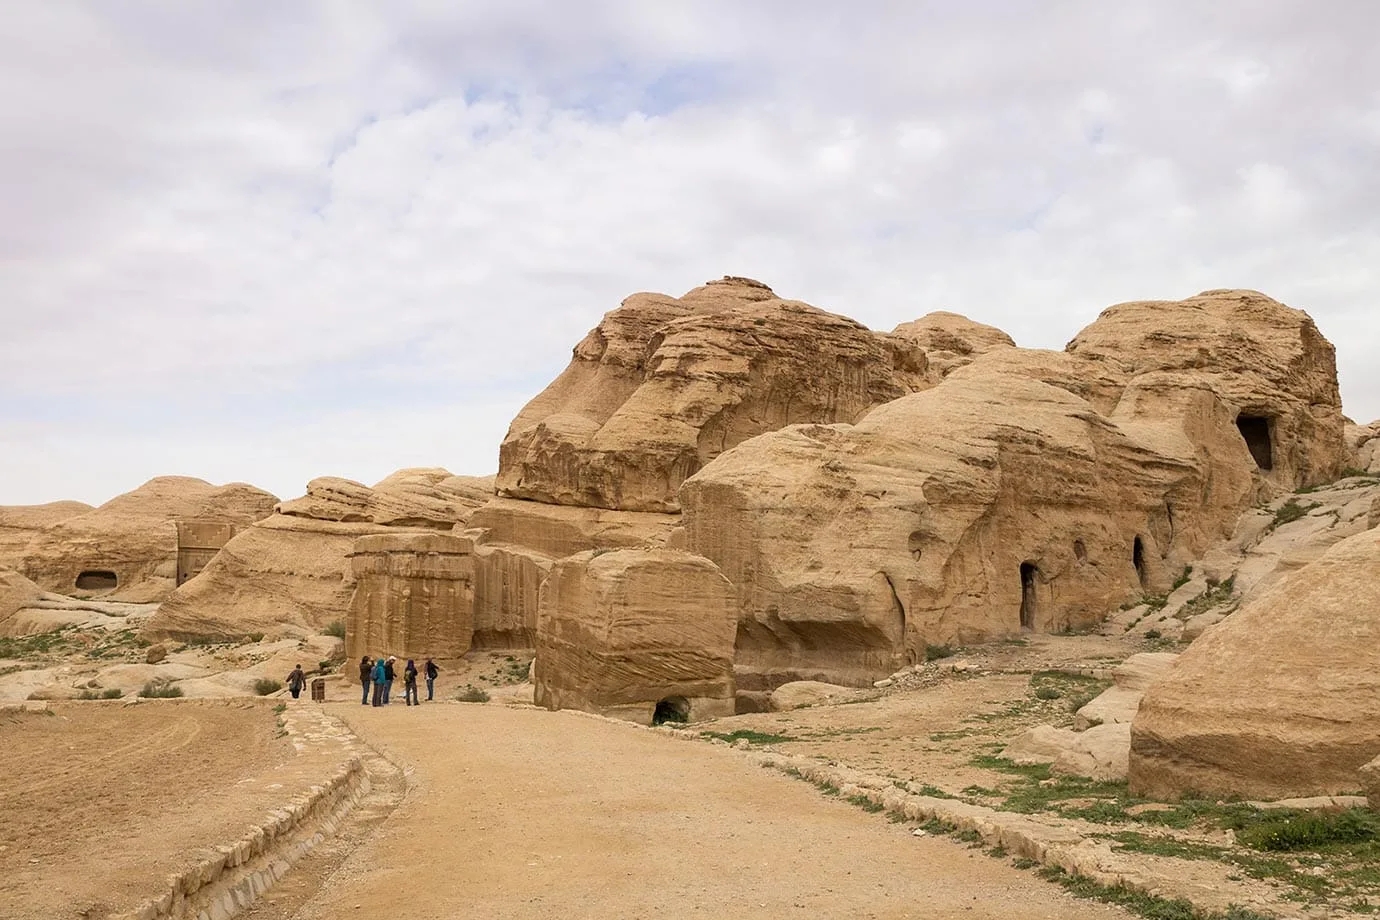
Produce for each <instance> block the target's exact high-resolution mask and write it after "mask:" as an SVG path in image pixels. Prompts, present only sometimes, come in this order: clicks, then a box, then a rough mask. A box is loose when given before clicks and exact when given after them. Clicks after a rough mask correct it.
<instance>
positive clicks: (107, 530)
mask: <svg viewBox="0 0 1380 920" xmlns="http://www.w3.org/2000/svg"><path fill="white" fill-rule="evenodd" d="M276 501H277V499H276V498H275V497H274V496H272V495H270V494H269V493H267V492H264V491H262V490H261V489H256V488H254V487H253V486H249V485H245V484H244V483H230V484H229V485H224V486H213V485H211V484H210V483H208V482H204V481H202V480H200V479H192V478H189V477H185V476H161V477H158V478H156V479H151V480H149V481H148V482H146V483H144V484H143V485H142V486H140V487H139V488H137V489H135V490H134V491H132V492H126V493H125V494H123V495H120V496H117V497H115V498H113V499H111V500H110V501H108V502H106V503H105V504H104V505H101V506H100V507H99V508H93V509H90V510H86V511H82V512H80V513H77V514H73V515H70V516H69V515H68V514H67V513H66V512H67V511H69V510H75V508H74V506H76V507H80V506H79V505H78V504H77V503H70V504H69V503H59V505H57V506H39V508H38V509H8V514H7V515H6V517H7V518H8V519H9V520H15V518H16V517H28V518H30V519H36V518H41V517H42V516H43V515H42V514H40V513H39V511H40V509H42V510H43V511H51V512H52V515H53V517H54V518H56V520H55V521H54V522H53V523H51V524H49V525H48V526H44V527H42V528H41V529H40V530H38V531H37V532H36V533H35V534H34V535H33V536H32V537H31V538H30V539H29V541H28V542H27V544H26V545H25V546H24V548H23V550H22V552H21V554H20V557H19V559H18V560H17V562H18V564H17V565H16V568H18V569H19V570H20V571H22V572H23V573H24V574H25V575H26V576H28V577H29V578H30V579H32V580H33V581H34V582H35V583H37V584H38V585H39V586H40V587H42V588H44V589H45V590H48V591H54V592H58V593H65V594H74V593H80V594H100V595H101V596H103V597H107V598H111V599H119V600H125V601H133V602H142V601H156V600H160V599H161V598H163V597H166V596H167V595H168V593H169V592H170V591H172V590H173V588H174V587H175V585H176V580H177V555H178V550H177V522H178V521H182V520H191V519H199V520H215V521H223V522H226V523H228V524H231V525H234V526H247V525H249V524H251V523H253V522H255V521H257V520H260V519H262V518H264V517H267V516H268V515H269V514H270V513H272V511H273V505H274V503H275V502H276ZM19 512H23V514H19Z"/></svg>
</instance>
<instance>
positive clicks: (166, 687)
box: [139, 680, 182, 700]
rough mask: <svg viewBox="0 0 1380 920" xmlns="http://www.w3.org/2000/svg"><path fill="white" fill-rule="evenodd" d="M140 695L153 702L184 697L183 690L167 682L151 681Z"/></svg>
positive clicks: (145, 685)
mask: <svg viewBox="0 0 1380 920" xmlns="http://www.w3.org/2000/svg"><path fill="white" fill-rule="evenodd" d="M139 695H140V696H141V697H143V698H145V699H151V700H165V699H175V698H177V697H179V696H181V695H182V688H181V687H179V686H177V685H175V684H173V683H170V682H169V681H167V680H151V681H149V682H148V683H146V684H144V688H143V689H142V690H140V691H139Z"/></svg>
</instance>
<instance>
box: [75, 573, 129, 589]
mask: <svg viewBox="0 0 1380 920" xmlns="http://www.w3.org/2000/svg"><path fill="white" fill-rule="evenodd" d="M119 586H120V579H119V578H117V577H116V576H115V573H114V572H103V571H94V572H82V573H81V574H80V575H78V576H77V588H78V589H79V590H81V591H113V590H115V589H116V588H118V587H119Z"/></svg>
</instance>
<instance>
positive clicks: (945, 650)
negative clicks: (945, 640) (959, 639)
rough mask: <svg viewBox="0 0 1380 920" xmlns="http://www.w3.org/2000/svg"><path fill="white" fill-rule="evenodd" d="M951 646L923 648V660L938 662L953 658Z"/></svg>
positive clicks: (928, 646)
mask: <svg viewBox="0 0 1380 920" xmlns="http://www.w3.org/2000/svg"><path fill="white" fill-rule="evenodd" d="M953 653H954V649H953V646H949V645H927V646H925V660H926V661H938V660H939V659H940V658H950V657H952V656H953Z"/></svg>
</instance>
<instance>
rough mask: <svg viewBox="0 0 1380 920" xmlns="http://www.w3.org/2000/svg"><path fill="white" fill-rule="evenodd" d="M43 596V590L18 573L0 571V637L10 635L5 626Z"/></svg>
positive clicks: (5, 570)
mask: <svg viewBox="0 0 1380 920" xmlns="http://www.w3.org/2000/svg"><path fill="white" fill-rule="evenodd" d="M42 596H43V589H41V588H40V587H39V586H38V585H36V584H34V583H33V582H31V581H29V579H27V578H25V577H24V576H23V575H20V574H19V573H18V572H15V571H11V570H9V569H0V636H4V635H10V633H9V632H8V631H7V630H6V629H5V628H4V626H5V624H6V623H7V622H8V621H9V619H10V618H11V617H13V616H14V615H15V614H16V613H18V612H19V611H20V610H23V609H24V608H25V607H28V606H29V605H30V604H32V603H33V602H34V601H36V600H38V599H39V598H40V597H42Z"/></svg>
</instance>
